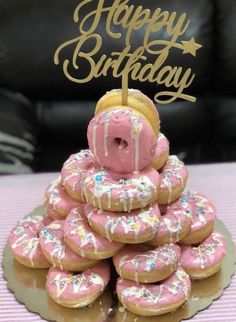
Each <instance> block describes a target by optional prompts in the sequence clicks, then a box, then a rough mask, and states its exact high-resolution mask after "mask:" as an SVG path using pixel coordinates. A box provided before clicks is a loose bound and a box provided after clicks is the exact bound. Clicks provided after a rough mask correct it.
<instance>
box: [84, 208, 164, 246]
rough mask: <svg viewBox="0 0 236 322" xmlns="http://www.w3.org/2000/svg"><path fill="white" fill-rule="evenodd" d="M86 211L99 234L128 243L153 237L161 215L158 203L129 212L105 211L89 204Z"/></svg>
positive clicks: (144, 240) (135, 242)
mask: <svg viewBox="0 0 236 322" xmlns="http://www.w3.org/2000/svg"><path fill="white" fill-rule="evenodd" d="M84 213H85V216H86V217H87V219H88V222H89V224H90V226H91V227H92V229H93V230H94V231H96V232H97V233H98V234H99V235H101V236H103V237H106V238H107V239H109V240H114V241H117V242H122V243H127V244H140V243H144V242H146V241H148V240H150V239H152V238H153V236H154V235H155V233H156V231H157V228H158V223H159V217H160V211H159V208H158V205H157V203H154V204H150V205H148V206H147V207H146V208H144V209H137V210H132V211H131V212H130V213H128V214H127V213H124V212H112V211H104V210H100V209H97V208H95V207H94V206H92V205H90V204H87V205H86V206H85V207H84Z"/></svg>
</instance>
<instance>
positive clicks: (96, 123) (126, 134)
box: [87, 107, 157, 173]
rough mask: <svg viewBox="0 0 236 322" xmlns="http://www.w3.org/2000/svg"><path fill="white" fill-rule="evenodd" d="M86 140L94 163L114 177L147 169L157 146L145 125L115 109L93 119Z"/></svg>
mask: <svg viewBox="0 0 236 322" xmlns="http://www.w3.org/2000/svg"><path fill="white" fill-rule="evenodd" d="M87 136H88V143H89V148H90V149H91V151H92V153H93V154H94V156H95V157H96V159H97V161H98V162H99V163H100V164H101V165H102V166H104V167H105V168H107V169H109V170H111V171H114V172H118V173H132V172H134V171H139V170H142V169H143V168H144V167H146V166H147V165H149V164H150V163H151V162H152V159H153V157H154V153H155V149H156V145H157V139H156V136H155V134H154V132H153V129H152V127H151V125H150V124H149V122H148V121H147V120H146V119H145V117H144V116H143V115H141V114H140V113H138V112H137V111H135V110H133V109H132V108H122V107H120V108H119V107H115V108H111V109H108V110H105V111H104V112H102V113H100V114H98V115H96V116H95V117H94V118H93V119H92V120H91V121H90V123H89V126H88V132H87Z"/></svg>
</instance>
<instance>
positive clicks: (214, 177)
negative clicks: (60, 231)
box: [0, 163, 236, 322]
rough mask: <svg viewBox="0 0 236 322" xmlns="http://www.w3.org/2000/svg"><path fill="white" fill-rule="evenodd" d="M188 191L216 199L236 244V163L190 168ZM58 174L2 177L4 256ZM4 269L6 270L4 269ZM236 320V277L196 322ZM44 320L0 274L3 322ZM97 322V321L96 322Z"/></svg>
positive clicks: (1, 238)
mask: <svg viewBox="0 0 236 322" xmlns="http://www.w3.org/2000/svg"><path fill="white" fill-rule="evenodd" d="M188 169H189V181H188V188H194V189H196V190H199V191H201V192H202V193H204V194H206V195H207V196H209V198H211V199H212V200H214V202H215V204H216V206H217V209H218V217H219V218H220V219H221V220H222V221H224V223H225V225H226V227H227V228H228V230H229V231H230V232H231V234H232V237H233V241H234V243H236V187H235V183H236V163H231V164H212V165H199V166H189V167H188ZM55 177H56V174H34V175H22V176H21V175H20V176H4V177H0V205H1V207H0V218H1V225H0V256H1V258H2V251H3V248H4V246H5V243H6V239H7V237H8V234H9V232H10V230H11V229H12V227H13V226H14V225H15V223H16V222H17V221H18V220H20V219H21V218H22V217H23V216H25V215H26V214H28V213H29V212H30V211H31V210H32V209H33V208H34V207H36V206H37V205H39V204H40V203H42V196H43V193H44V190H45V188H46V186H47V184H48V182H49V181H50V180H51V179H53V178H55ZM0 269H1V270H2V268H0ZM222 319H223V321H225V322H229V321H232V322H233V321H236V276H234V277H233V280H232V283H231V285H230V287H228V288H227V289H226V290H225V291H224V293H223V295H222V296H221V298H220V299H218V300H217V301H215V302H214V303H213V304H212V305H211V306H210V307H209V308H208V309H207V310H205V311H202V312H200V313H198V314H197V315H196V316H195V317H194V318H192V319H191V321H194V322H207V321H211V322H218V321H219V322H222ZM7 321H11V322H14V321H18V322H20V321H24V322H26V321H43V320H42V319H41V318H40V316H38V315H37V314H33V313H30V312H28V311H27V309H26V308H25V307H24V305H22V304H20V303H18V302H17V301H16V300H15V298H14V295H13V294H12V293H11V292H10V291H8V289H7V285H6V281H5V280H4V279H3V277H2V272H1V274H0V322H7ZM95 322H96V321H95Z"/></svg>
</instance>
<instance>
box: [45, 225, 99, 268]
mask: <svg viewBox="0 0 236 322" xmlns="http://www.w3.org/2000/svg"><path fill="white" fill-rule="evenodd" d="M63 230H64V220H55V221H53V222H52V223H51V224H50V225H48V226H47V227H45V228H44V229H43V230H41V232H40V234H39V243H40V246H41V249H42V251H43V253H44V256H45V257H46V258H47V260H48V261H49V262H50V263H51V264H52V265H53V266H54V267H59V268H60V269H61V270H67V271H72V272H79V271H83V270H85V269H87V268H89V267H92V266H94V265H95V264H96V263H97V261H95V260H91V259H85V258H83V257H81V256H79V255H77V254H75V253H74V252H72V250H70V249H69V248H68V247H67V246H66V244H65V242H64V238H63Z"/></svg>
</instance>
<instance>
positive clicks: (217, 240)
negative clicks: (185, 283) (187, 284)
mask: <svg viewBox="0 0 236 322" xmlns="http://www.w3.org/2000/svg"><path fill="white" fill-rule="evenodd" d="M181 251H182V252H181V265H182V267H183V268H184V269H185V270H186V272H187V273H188V274H189V275H190V277H191V279H203V278H206V277H208V276H211V275H213V274H215V273H216V272H217V271H218V270H219V269H220V266H221V263H222V261H223V259H224V258H225V255H226V251H227V246H226V242H225V239H224V237H223V236H222V235H221V234H220V233H218V232H217V231H213V233H212V234H211V235H210V236H209V237H208V238H207V239H205V240H204V241H203V242H202V243H201V244H200V245H199V246H196V247H191V246H181Z"/></svg>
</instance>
